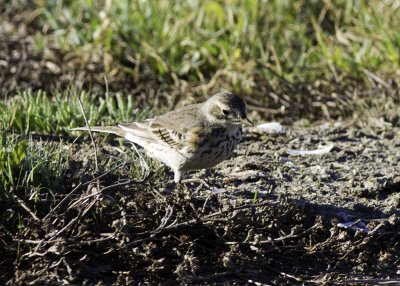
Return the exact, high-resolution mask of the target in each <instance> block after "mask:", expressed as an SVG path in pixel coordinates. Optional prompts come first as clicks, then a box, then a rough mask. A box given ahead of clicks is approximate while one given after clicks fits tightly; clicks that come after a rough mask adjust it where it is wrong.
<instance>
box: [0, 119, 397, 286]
mask: <svg viewBox="0 0 400 286" xmlns="http://www.w3.org/2000/svg"><path fill="white" fill-rule="evenodd" d="M398 131H399V130H398V128H393V127H390V126H387V125H379V124H378V125H377V126H376V124H375V125H374V126H373V127H371V126H359V125H352V124H347V125H346V124H342V125H340V126H336V127H332V126H328V125H324V126H321V127H315V128H308V129H304V128H299V127H298V128H294V127H293V128H290V129H288V130H287V132H286V134H285V135H279V136H267V135H264V134H262V133H260V132H259V131H258V130H255V129H253V130H247V132H246V137H245V139H244V142H243V143H242V145H241V146H240V148H239V149H238V150H237V152H236V154H235V156H234V157H233V158H231V159H230V160H228V161H226V162H224V163H222V164H221V165H220V166H218V167H216V168H214V170H213V172H212V174H211V176H209V183H210V184H211V185H212V186H213V187H214V188H213V190H209V189H207V188H206V187H204V186H203V187H198V185H191V186H189V190H186V189H185V188H183V187H182V186H178V187H175V186H174V185H173V184H171V183H168V184H166V182H168V179H171V174H169V173H165V171H159V172H158V173H157V174H155V175H153V176H147V175H146V174H145V173H146V172H145V169H143V175H144V177H143V178H138V179H136V180H135V179H133V178H130V180H127V179H129V178H119V179H118V178H117V177H116V176H115V175H113V172H115V170H111V172H110V173H109V174H106V175H105V176H103V177H101V178H100V179H99V182H97V181H96V180H92V179H93V176H92V175H91V174H90V173H87V172H85V171H84V168H83V164H84V163H83V158H82V156H83V157H84V156H85V155H83V154H91V155H92V154H93V150H92V149H91V148H90V147H88V148H87V149H85V148H83V150H82V146H79V148H78V149H80V150H81V151H80V152H77V157H76V158H75V161H73V162H71V170H69V171H68V172H67V174H66V175H65V176H66V184H65V186H64V189H63V190H61V191H60V193H57V194H56V201H55V202H53V203H51V202H52V200H50V199H49V200H48V201H47V204H46V203H45V202H46V200H44V199H43V198H42V199H43V201H42V204H41V206H40V207H38V208H37V209H36V210H35V209H34V208H33V204H32V203H31V201H29V200H28V199H27V198H24V202H25V204H26V205H27V206H28V208H31V210H32V212H34V213H35V216H36V218H35V217H33V216H31V215H29V214H27V216H26V217H25V218H24V224H25V225H26V226H27V227H25V228H24V229H23V230H20V231H19V232H18V233H17V234H14V235H6V236H5V237H4V238H3V239H4V240H5V241H7V242H8V243H7V247H6V248H5V249H4V250H3V253H4V255H2V257H3V258H2V259H3V262H2V264H1V265H2V276H1V280H2V281H3V282H4V283H7V284H8V285H25V284H32V285H41V284H43V283H45V284H50V285H60V284H69V283H70V284H86V285H94V284H96V283H102V284H110V283H115V284H116V285H131V284H138V283H149V284H160V283H161V284H167V283H168V284H173V283H177V282H178V283H180V284H188V283H194V284H226V285H232V284H246V283H253V282H259V283H265V284H276V285H277V284H279V285H295V284H299V285H300V284H303V283H306V285H321V284H325V285H330V284H335V283H338V282H343V283H345V282H346V281H347V282H349V283H350V281H353V282H352V283H354V284H356V282H354V281H355V280H357V279H359V281H360V283H361V282H362V281H363V282H362V283H361V285H364V284H365V283H367V282H366V281H369V282H370V283H372V282H374V281H375V282H377V281H378V282H390V281H391V282H393V283H394V282H395V281H397V282H399V281H400V280H399V278H400V277H399V270H400V260H399V258H400V257H399V255H400V244H399V241H400V222H399V206H400V196H399V186H400V175H399V174H398V170H399V164H400V163H399V161H400V160H399V159H400V152H399V147H400V137H399V135H398V134H399V132H398ZM320 144H322V145H324V146H326V145H329V144H333V148H332V149H331V151H330V152H329V153H327V154H324V155H307V156H293V155H288V153H290V152H291V151H290V149H291V150H293V149H294V150H300V149H302V150H314V149H317V148H318V146H319V145H320ZM104 148H105V149H104ZM100 150H101V152H100V154H101V155H100V156H104V154H105V153H107V154H108V156H110V155H111V156H112V155H113V152H116V151H112V150H113V148H112V147H110V146H109V145H105V146H104V147H102V148H101V149H100ZM107 150H109V151H107ZM114 155H117V153H115V154H114ZM132 164H139V161H135V162H133V163H132ZM121 168H124V166H123V167H121ZM153 171H154V170H153ZM193 176H198V173H196V174H193ZM17 250H18V251H17ZM6 266H8V267H9V268H6ZM11 269H14V270H13V271H10V270H11ZM363 283H364V284H363Z"/></svg>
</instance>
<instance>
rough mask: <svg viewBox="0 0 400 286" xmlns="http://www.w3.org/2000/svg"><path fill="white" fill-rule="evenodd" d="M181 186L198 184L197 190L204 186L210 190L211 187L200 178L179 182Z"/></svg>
mask: <svg viewBox="0 0 400 286" xmlns="http://www.w3.org/2000/svg"><path fill="white" fill-rule="evenodd" d="M180 182H181V183H182V184H184V185H185V186H186V184H190V183H198V184H200V185H199V187H198V189H200V188H201V187H202V186H205V187H206V188H207V189H211V186H210V185H209V184H208V183H207V182H206V181H205V180H204V179H201V178H193V179H184V180H181V181H180Z"/></svg>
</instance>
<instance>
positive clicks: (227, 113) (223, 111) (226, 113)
mask: <svg viewBox="0 0 400 286" xmlns="http://www.w3.org/2000/svg"><path fill="white" fill-rule="evenodd" d="M222 113H223V114H225V115H229V114H230V112H229V110H226V109H222Z"/></svg>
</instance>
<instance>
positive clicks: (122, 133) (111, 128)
mask: <svg viewBox="0 0 400 286" xmlns="http://www.w3.org/2000/svg"><path fill="white" fill-rule="evenodd" d="M90 130H91V131H93V132H102V133H111V134H115V135H118V136H121V137H125V133H126V132H125V131H124V130H122V129H121V128H119V127H117V126H90ZM71 131H89V128H88V127H78V128H72V129H71Z"/></svg>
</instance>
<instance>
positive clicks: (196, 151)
mask: <svg viewBox="0 0 400 286" xmlns="http://www.w3.org/2000/svg"><path fill="white" fill-rule="evenodd" d="M243 124H246V125H249V126H253V123H252V122H251V121H250V119H248V117H247V113H246V104H245V102H244V101H243V100H242V98H241V97H239V96H238V95H236V94H234V93H230V92H220V93H217V94H214V95H213V96H211V97H210V98H208V99H207V100H206V101H204V102H202V103H197V104H191V105H186V106H183V107H181V108H178V109H175V110H173V111H170V112H168V113H166V114H163V115H160V116H156V117H153V118H149V119H146V120H144V121H140V122H133V123H126V124H118V125H117V126H92V127H90V130H91V131H94V132H104V133H111V134H115V135H117V136H121V137H124V138H125V139H126V140H128V141H131V142H133V143H135V144H137V145H139V146H141V147H142V148H143V149H144V151H145V153H146V154H147V155H149V156H150V157H152V158H154V159H156V160H158V161H161V162H163V163H164V164H165V165H167V166H168V167H169V168H171V170H172V171H173V173H174V181H175V183H180V182H181V181H182V179H183V178H184V175H185V173H186V172H187V171H189V170H199V169H209V168H211V167H214V166H215V165H217V164H219V163H221V162H222V161H224V160H225V159H227V158H229V157H230V156H231V155H232V153H233V151H234V150H235V148H236V147H237V145H238V143H239V142H240V140H241V138H242V125H243ZM72 130H73V131H89V128H88V127H79V128H73V129H72Z"/></svg>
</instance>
